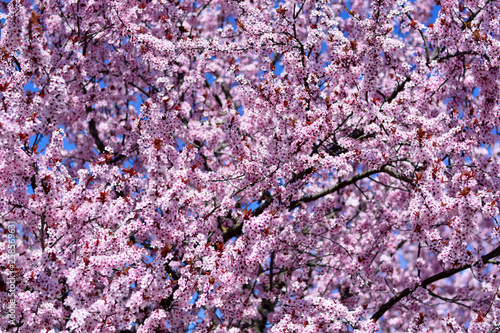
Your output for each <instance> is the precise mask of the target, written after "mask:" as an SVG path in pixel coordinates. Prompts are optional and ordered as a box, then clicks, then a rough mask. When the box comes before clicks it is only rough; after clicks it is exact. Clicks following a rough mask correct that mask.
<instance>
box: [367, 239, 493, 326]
mask: <svg viewBox="0 0 500 333" xmlns="http://www.w3.org/2000/svg"><path fill="white" fill-rule="evenodd" d="M499 255H500V246H499V247H497V248H496V249H494V250H493V251H491V252H490V253H488V254H485V255H484V256H482V257H481V261H482V262H483V263H484V264H487V263H488V261H489V260H490V259H492V258H494V257H497V256H499ZM479 263H480V262H476V263H475V264H474V265H463V266H460V267H456V268H450V269H447V270H445V271H442V272H440V273H437V274H435V275H433V276H430V277H428V278H427V279H425V280H424V281H422V283H420V284H419V285H417V286H415V287H413V288H412V289H410V288H406V289H404V290H403V291H401V292H399V293H397V294H396V295H394V296H393V297H391V298H390V299H389V300H388V301H387V302H385V303H384V304H382V305H381V306H380V308H379V309H378V310H377V312H375V313H374V314H373V316H372V317H371V319H372V320H374V321H377V320H379V319H380V318H381V317H382V316H383V315H384V314H385V313H386V312H387V311H388V310H389V309H390V308H392V307H393V306H394V305H395V304H396V303H398V302H399V301H400V300H402V299H403V298H405V297H406V296H408V295H410V294H411V293H412V292H414V291H415V290H416V289H417V288H418V287H422V288H425V287H427V286H428V285H430V284H431V283H434V282H436V281H439V280H442V279H446V278H448V277H450V276H452V275H455V274H457V273H459V272H462V271H464V270H466V269H468V268H471V267H473V266H477V265H478V264H479Z"/></svg>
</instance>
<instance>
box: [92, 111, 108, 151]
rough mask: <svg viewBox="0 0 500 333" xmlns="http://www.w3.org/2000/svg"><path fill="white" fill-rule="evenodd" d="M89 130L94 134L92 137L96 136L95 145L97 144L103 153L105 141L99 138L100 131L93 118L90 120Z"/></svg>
mask: <svg viewBox="0 0 500 333" xmlns="http://www.w3.org/2000/svg"><path fill="white" fill-rule="evenodd" d="M89 132H90V135H92V137H93V138H94V141H95V145H96V146H97V149H99V152H100V153H101V154H102V153H104V149H105V147H104V143H103V142H102V140H101V138H99V133H98V132H97V128H96V126H95V120H94V119H93V118H92V119H91V120H90V121H89Z"/></svg>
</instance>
